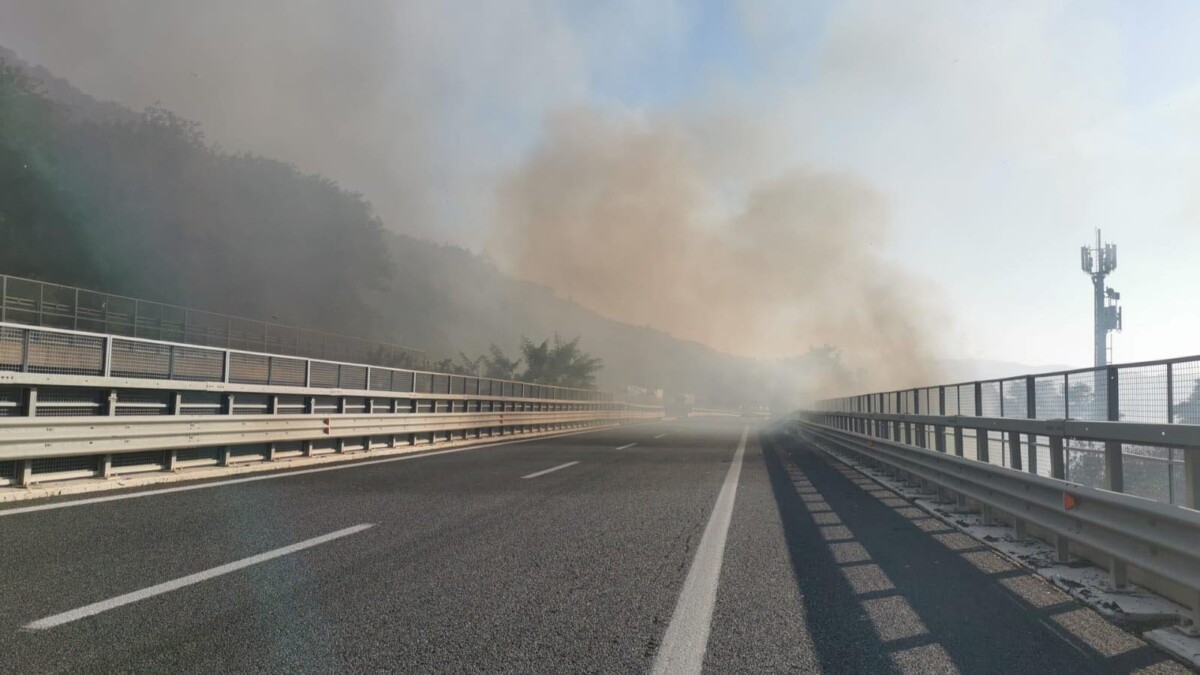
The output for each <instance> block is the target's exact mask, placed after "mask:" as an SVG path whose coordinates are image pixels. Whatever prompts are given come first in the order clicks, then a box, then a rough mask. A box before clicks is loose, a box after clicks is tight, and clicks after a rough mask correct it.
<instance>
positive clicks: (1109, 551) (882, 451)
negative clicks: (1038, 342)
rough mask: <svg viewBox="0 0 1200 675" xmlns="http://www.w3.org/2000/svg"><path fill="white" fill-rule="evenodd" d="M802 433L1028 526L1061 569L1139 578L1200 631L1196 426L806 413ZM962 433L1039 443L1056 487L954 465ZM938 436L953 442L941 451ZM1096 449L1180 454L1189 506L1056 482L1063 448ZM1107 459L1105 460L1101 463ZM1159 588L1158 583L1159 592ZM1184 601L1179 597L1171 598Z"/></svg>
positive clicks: (976, 465) (971, 464)
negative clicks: (1130, 447)
mask: <svg viewBox="0 0 1200 675" xmlns="http://www.w3.org/2000/svg"><path fill="white" fill-rule="evenodd" d="M802 420H803V421H802V426H803V428H804V429H806V430H807V431H808V432H809V433H812V434H814V435H815V436H816V437H818V438H820V439H821V440H823V441H824V442H826V443H830V444H833V445H835V446H836V447H837V448H839V449H840V450H843V451H848V452H850V453H852V454H854V455H857V456H858V457H860V458H862V459H865V460H866V461H867V462H868V463H871V464H874V465H876V466H879V467H881V468H886V469H888V470H890V471H893V472H895V473H897V474H899V475H903V476H905V477H908V478H910V479H913V480H917V481H922V482H923V483H925V484H927V485H932V486H936V487H937V489H938V492H939V495H940V496H943V497H944V496H945V494H946V493H947V492H951V493H954V494H956V495H958V499H959V504H960V505H961V506H966V505H967V500H968V499H969V500H972V501H974V502H975V503H977V504H979V505H981V506H982V507H983V509H984V512H985V518H990V517H991V513H990V510H991V509H996V510H999V511H1002V512H1004V513H1007V514H1009V515H1010V516H1011V519H1012V521H1013V523H1012V524H1013V525H1014V527H1015V528H1016V530H1017V532H1018V534H1020V535H1022V536H1024V534H1025V533H1026V531H1027V529H1028V528H1029V526H1034V527H1036V528H1040V529H1041V530H1042V531H1043V532H1044V533H1048V534H1049V535H1050V537H1051V538H1052V539H1053V541H1052V543H1053V544H1055V546H1056V549H1057V551H1058V556H1059V559H1060V560H1061V561H1064V562H1065V561H1066V560H1067V557H1068V555H1069V549H1070V547H1071V546H1072V544H1073V543H1074V544H1076V545H1077V547H1076V548H1077V551H1076V552H1077V553H1078V554H1080V555H1083V556H1084V557H1089V556H1090V557H1092V558H1095V557H1096V554H1097V553H1098V554H1100V555H1099V557H1100V558H1101V559H1100V560H1093V562H1096V563H1097V564H1099V565H1101V566H1103V567H1106V568H1107V569H1109V572H1110V574H1111V580H1112V584H1113V585H1114V586H1117V587H1120V586H1123V585H1125V583H1126V581H1127V578H1128V574H1129V569H1128V568H1129V566H1133V567H1134V568H1136V569H1138V570H1142V571H1144V572H1146V573H1148V574H1149V575H1150V576H1147V577H1146V578H1144V579H1139V581H1140V582H1141V583H1144V584H1145V585H1148V586H1149V587H1151V588H1153V589H1154V590H1157V591H1159V592H1162V593H1163V594H1164V595H1168V597H1173V599H1176V600H1177V601H1179V602H1181V603H1182V604H1184V605H1186V606H1188V607H1190V608H1191V610H1192V612H1191V617H1190V621H1191V623H1192V625H1193V626H1200V511H1197V510H1195V508H1196V507H1197V501H1196V500H1197V499H1198V498H1200V450H1198V449H1197V447H1196V446H1197V445H1200V427H1198V426H1195V425H1168V424H1159V425H1155V424H1131V423H1122V422H1086V421H1077V420H1015V419H1003V418H976V417H961V416H937V415H900V414H870V413H852V412H830V411H808V412H805V413H802ZM964 425H970V426H971V427H972V428H974V429H976V430H980V431H984V430H986V431H998V432H1002V433H1006V434H1036V435H1047V436H1048V437H1049V438H1050V439H1051V441H1050V445H1051V447H1052V448H1053V450H1054V453H1057V455H1058V459H1054V455H1053V454H1052V463H1053V467H1054V473H1056V474H1057V476H1056V477H1045V476H1040V475H1037V474H1036V473H1027V472H1023V471H1019V470H1014V469H1011V468H1005V467H1001V466H996V465H994V464H991V463H989V462H986V461H976V460H971V459H968V458H966V457H964V456H963V430H964ZM924 426H933V427H935V428H936V429H938V435H937V436H936V438H938V439H941V440H942V442H939V443H937V444H935V446H934V447H933V448H928V447H922V446H920V445H918V444H916V443H914V442H913V441H914V439H920V438H922V437H923V436H922V432H921V430H920V427H924ZM947 431H949V434H950V435H949V437H950V438H951V439H953V449H952V450H948V448H947V444H946V443H945V442H944V441H945V439H947ZM1066 435H1073V436H1076V437H1079V438H1088V439H1095V440H1100V441H1104V442H1108V443H1111V442H1114V441H1115V442H1155V443H1163V444H1174V445H1184V446H1188V450H1187V453H1186V458H1187V459H1186V460H1185V464H1186V467H1187V472H1188V477H1189V478H1188V480H1189V488H1190V489H1189V491H1188V495H1187V501H1188V505H1189V506H1190V507H1191V508H1186V507H1181V506H1176V505H1172V504H1165V503H1161V502H1156V501H1153V500H1150V499H1146V498H1142V497H1137V496H1134V495H1128V494H1122V493H1120V492H1119V491H1112V490H1105V489H1100V488H1094V487H1088V486H1084V485H1079V484H1076V483H1070V482H1067V481H1065V480H1063V479H1062V474H1061V470H1062V466H1063V460H1062V451H1063V438H1064V437H1065V436H1066ZM1109 458H1110V459H1111V453H1109ZM1162 580H1166V583H1165V584H1164V583H1162ZM1179 587H1182V588H1184V589H1185V591H1184V592H1183V593H1182V594H1181V593H1180V592H1179V591H1178V589H1179Z"/></svg>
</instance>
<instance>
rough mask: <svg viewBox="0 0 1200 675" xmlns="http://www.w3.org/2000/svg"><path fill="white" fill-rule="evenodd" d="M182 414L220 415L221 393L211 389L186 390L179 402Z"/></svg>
mask: <svg viewBox="0 0 1200 675" xmlns="http://www.w3.org/2000/svg"><path fill="white" fill-rule="evenodd" d="M179 413H180V414H181V415H219V414H220V413H221V394H219V393H217V392H211V391H185V392H183V394H182V395H181V398H180V402H179Z"/></svg>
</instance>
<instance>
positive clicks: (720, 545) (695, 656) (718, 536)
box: [652, 426, 750, 675]
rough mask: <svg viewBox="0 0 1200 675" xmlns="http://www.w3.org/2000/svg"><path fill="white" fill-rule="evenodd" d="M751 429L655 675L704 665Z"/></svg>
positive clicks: (694, 565)
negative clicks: (726, 540)
mask: <svg viewBox="0 0 1200 675" xmlns="http://www.w3.org/2000/svg"><path fill="white" fill-rule="evenodd" d="M749 433H750V427H749V426H746V427H743V428H742V440H741V441H739V442H738V447H737V452H735V453H734V454H733V463H732V464H730V465H729V472H728V473H726V474H725V482H724V483H723V484H722V485H721V491H720V492H719V493H718V494H717V503H716V504H715V505H714V506H713V511H712V515H711V516H709V519H708V525H706V526H705V528H704V535H703V536H702V537H701V538H700V545H699V546H698V547H697V548H696V557H695V558H693V559H692V567H691V569H689V570H688V573H687V578H685V579H684V580H683V590H682V591H681V592H680V593H679V601H678V602H677V603H676V604H675V613H674V614H672V615H671V623H670V624H668V625H667V633H666V635H664V636H663V641H662V646H661V647H659V648H658V655H657V656H655V657H654V670H653V671H652V672H654V673H655V674H656V675H665V674H666V673H672V674H674V673H699V672H700V668H701V666H703V665H704V652H705V651H706V650H707V649H708V632H709V629H710V628H711V627H712V613H713V607H714V606H715V605H716V603H717V584H718V583H719V582H720V579H721V561H722V560H723V559H724V557H725V539H726V536H727V535H728V534H729V521H730V520H731V519H732V518H733V502H734V499H735V498H736V497H737V488H738V478H739V477H741V474H742V455H744V454H745V453H746V436H747V435H748V434H749Z"/></svg>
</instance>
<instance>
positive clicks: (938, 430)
mask: <svg viewBox="0 0 1200 675" xmlns="http://www.w3.org/2000/svg"><path fill="white" fill-rule="evenodd" d="M938 415H940V416H942V417H945V416H946V387H944V386H942V387H938ZM933 433H934V435H935V438H934V441H933V448H934V450H937V451H938V452H941V453H944V452H946V425H945V424H935V425H933Z"/></svg>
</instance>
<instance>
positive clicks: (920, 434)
mask: <svg viewBox="0 0 1200 675" xmlns="http://www.w3.org/2000/svg"><path fill="white" fill-rule="evenodd" d="M912 397H913V414H914V415H920V414H921V393H920V390H919V389H913V390H912ZM926 412H928V411H926ZM913 432H914V433H915V435H916V437H917V439H916V440H917V443H916V445H917V447H918V448H923V447H925V446H926V440H927V439H926V437H925V425H924V424H921V423H920V422H916V423H914V424H913Z"/></svg>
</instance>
